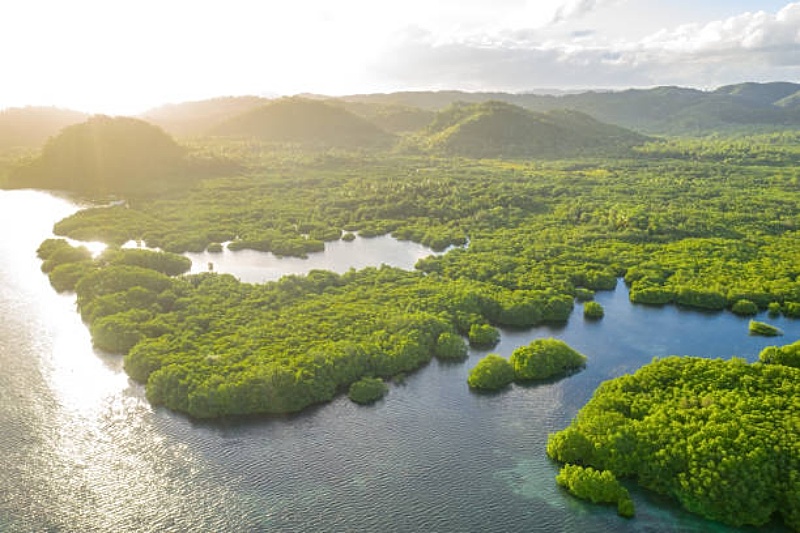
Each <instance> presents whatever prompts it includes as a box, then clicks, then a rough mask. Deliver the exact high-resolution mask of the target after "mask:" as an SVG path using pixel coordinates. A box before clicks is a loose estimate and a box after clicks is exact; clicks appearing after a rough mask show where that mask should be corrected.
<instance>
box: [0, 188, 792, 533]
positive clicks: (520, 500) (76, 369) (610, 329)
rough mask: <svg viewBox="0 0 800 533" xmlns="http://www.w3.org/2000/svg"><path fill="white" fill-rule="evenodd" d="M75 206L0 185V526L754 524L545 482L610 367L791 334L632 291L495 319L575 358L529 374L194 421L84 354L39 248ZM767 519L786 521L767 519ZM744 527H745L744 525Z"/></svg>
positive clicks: (760, 343) (452, 380)
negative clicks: (530, 317)
mask: <svg viewBox="0 0 800 533" xmlns="http://www.w3.org/2000/svg"><path fill="white" fill-rule="evenodd" d="M74 209H76V207H75V206H74V205H72V204H70V203H69V202H67V201H65V200H61V199H57V198H53V197H51V196H48V195H44V194H41V193H34V192H29V191H14V192H7V191H0V309H2V310H3V316H4V320H3V322H2V323H1V324H0V369H2V371H0V480H2V485H1V487H0V531H3V532H6V531H9V532H27V531H70V532H71V531H80V532H84V531H98V532H100V531H103V532H105V531H137V532H138V531H153V532H160V531H332V532H333V531H335V532H339V531H377V530H383V531H387V532H395V531H398V532H404V531H408V532H417V531H437V532H448V531H453V532H456V531H458V532H461V531H490V532H491V531H496V532H514V531H520V532H522V531H525V532H529V531H547V532H612V531H614V532H615V531H622V532H648V533H651V532H671V531H674V532H705V531H719V532H727V531H750V530H748V529H744V530H739V529H735V528H727V527H724V526H721V525H719V524H716V523H712V522H708V521H706V520H703V519H700V518H697V517H694V516H692V515H690V514H688V513H686V512H684V511H682V510H680V509H679V508H677V507H676V506H675V505H673V504H672V503H670V502H666V501H663V500H662V499H660V498H658V497H655V496H653V495H651V494H648V493H645V492H643V491H639V490H634V491H633V496H634V500H635V502H636V505H637V517H636V518H634V519H632V520H623V519H621V518H619V517H617V515H616V512H615V510H614V509H612V508H606V507H598V506H593V505H590V504H586V503H584V502H581V501H578V500H575V499H574V498H572V497H570V496H568V495H566V494H565V493H563V492H562V491H561V490H559V489H558V488H557V487H556V486H555V483H554V481H553V478H554V476H555V474H556V471H557V466H556V465H555V464H553V463H552V462H551V461H549V460H548V459H547V458H546V456H545V453H544V446H545V443H546V440H547V435H548V434H549V433H551V432H554V431H557V430H559V429H561V428H563V427H564V426H565V425H566V424H567V423H568V422H569V420H570V419H571V418H572V417H573V416H574V415H575V414H576V412H577V411H578V409H579V408H580V407H581V406H582V405H583V403H584V402H585V401H586V400H587V399H588V398H589V397H590V396H591V394H592V391H593V390H594V389H595V387H596V386H597V385H598V384H599V383H600V382H601V381H603V380H605V379H608V378H610V377H614V376H617V375H620V374H622V373H625V372H630V371H633V370H635V369H636V368H638V367H639V366H641V365H642V364H645V363H647V362H649V361H650V360H651V359H652V357H653V356H660V355H669V354H686V355H703V356H713V357H730V356H732V355H738V356H741V357H745V358H747V359H748V360H754V359H755V358H756V357H757V354H758V352H759V351H760V350H761V349H762V348H763V347H764V346H767V345H770V344H776V343H780V344H783V343H789V342H793V341H795V340H797V339H798V338H800V321H789V320H785V319H774V320H773V319H767V318H765V317H761V318H762V319H764V320H765V321H767V322H769V323H772V324H775V325H777V326H778V327H780V328H782V329H783V330H784V331H785V332H786V335H785V336H784V337H780V338H777V339H765V338H761V337H750V336H749V335H748V334H747V323H748V321H747V320H746V319H741V318H738V317H736V316H734V315H731V314H730V313H715V314H706V313H699V312H694V311H685V310H680V309H677V308H675V307H665V308H650V307H641V306H633V305H631V304H630V303H629V301H628V298H627V291H626V288H625V286H624V285H622V284H620V285H618V287H617V289H616V290H615V291H612V292H604V293H598V295H597V301H599V302H600V303H601V304H602V305H603V306H604V307H605V312H606V316H605V318H603V319H602V320H600V321H597V322H587V321H585V320H584V319H583V317H582V315H581V312H580V306H578V307H576V311H575V313H574V314H573V316H572V318H571V319H570V321H569V323H568V324H567V325H566V326H564V327H561V328H550V327H542V328H535V329H532V330H527V331H504V332H503V337H502V341H501V343H500V345H498V346H497V347H496V348H495V349H494V350H492V351H494V352H497V353H500V354H502V355H506V356H507V355H509V354H510V353H511V352H512V351H513V349H514V348H516V347H517V346H520V345H523V344H527V343H528V342H530V340H532V339H534V338H538V337H548V336H554V337H557V338H561V339H564V340H565V341H566V342H568V343H569V344H570V345H571V346H573V347H574V348H576V349H578V350H579V351H581V352H583V353H584V354H586V355H587V356H588V357H589V363H588V366H587V368H586V369H585V370H584V371H582V372H580V373H578V374H575V375H573V376H571V377H569V378H567V379H564V380H561V381H558V382H554V383H548V384H545V385H540V386H524V387H523V386H513V387H511V388H510V389H509V390H507V391H506V392H504V393H500V394H494V395H486V394H476V393H473V392H470V390H469V389H468V387H467V385H466V376H467V373H468V372H469V370H470V368H472V367H473V366H474V365H475V364H477V362H478V360H479V359H480V358H481V357H482V356H483V355H484V353H485V352H478V351H473V352H472V353H471V354H470V357H469V359H468V360H467V361H466V362H465V363H459V364H441V363H437V362H433V363H431V364H430V365H428V366H427V367H425V368H423V369H420V370H419V371H418V372H415V373H413V374H411V375H410V376H408V378H407V380H406V381H405V383H403V384H395V385H392V387H391V389H390V392H389V394H388V395H387V396H386V398H385V399H384V400H382V401H380V402H378V403H377V404H375V405H373V406H370V407H359V406H357V405H355V404H353V403H351V402H350V401H349V400H347V399H346V398H338V399H336V400H335V401H333V402H331V403H330V404H327V405H324V406H319V407H316V408H312V409H310V410H308V411H307V412H304V413H302V414H300V415H296V416H291V417H285V418H272V419H264V418H257V419H248V420H238V421H236V422H222V423H196V422H192V421H190V420H189V419H187V418H186V417H184V416H181V415H176V414H174V413H171V412H169V411H167V410H164V409H161V408H159V409H153V408H151V407H150V405H149V404H148V403H147V402H146V400H145V399H144V394H143V389H142V387H141V386H139V385H137V384H134V383H132V382H131V381H130V380H128V378H127V377H126V376H125V374H124V372H123V371H122V368H121V361H120V358H119V357H117V356H114V355H107V354H100V353H96V352H94V351H93V350H92V347H91V343H90V340H89V336H88V333H87V332H86V327H85V326H84V325H83V324H82V323H81V322H80V319H79V317H78V315H77V314H76V312H75V307H74V297H73V296H71V295H57V294H55V293H54V292H53V291H52V289H51V288H50V287H49V285H48V283H47V279H46V277H45V276H44V275H42V274H41V273H40V272H39V270H38V268H39V262H38V260H36V258H35V254H34V251H35V248H36V246H37V245H38V243H39V242H40V241H41V240H42V239H43V238H45V237H46V236H47V235H48V234H49V232H50V228H51V226H52V223H53V222H54V221H55V220H58V219H60V218H61V217H63V216H66V214H68V213H70V212H72V211H74ZM762 530H764V531H772V530H774V531H782V529H781V528H780V527H778V526H775V527H773V528H762ZM753 531H754V530H753Z"/></svg>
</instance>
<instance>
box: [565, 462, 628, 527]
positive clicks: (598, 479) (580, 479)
mask: <svg viewBox="0 0 800 533" xmlns="http://www.w3.org/2000/svg"><path fill="white" fill-rule="evenodd" d="M556 483H558V484H559V485H560V486H562V487H564V488H565V489H567V490H568V491H569V492H570V494H572V495H573V496H575V497H577V498H580V499H582V500H589V501H590V502H592V503H611V504H615V505H616V506H617V513H618V514H619V515H620V516H624V517H625V518H630V517H632V516H633V515H634V514H635V509H634V505H633V500H632V499H631V495H630V493H628V489H626V488H625V487H623V486H622V484H621V483H620V482H619V481H617V478H616V477H614V474H612V473H611V472H610V471H608V470H603V471H599V470H595V469H594V468H592V467H591V466H587V467H582V466H580V465H564V466H563V467H562V468H561V471H560V472H559V473H558V475H557V476H556Z"/></svg>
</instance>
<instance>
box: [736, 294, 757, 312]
mask: <svg viewBox="0 0 800 533" xmlns="http://www.w3.org/2000/svg"><path fill="white" fill-rule="evenodd" d="M731 311H733V312H734V313H736V314H737V315H739V316H753V315H755V314H757V313H758V306H757V305H756V304H755V302H751V301H750V300H747V299H745V298H742V299H741V300H737V301H736V302H734V304H733V305H732V306H731Z"/></svg>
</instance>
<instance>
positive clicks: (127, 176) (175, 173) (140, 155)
mask: <svg viewBox="0 0 800 533" xmlns="http://www.w3.org/2000/svg"><path fill="white" fill-rule="evenodd" d="M183 171H184V149H183V148H181V147H180V146H178V145H177V144H176V143H175V141H174V140H173V139H172V138H171V137H170V136H169V135H167V134H166V133H164V131H163V130H162V129H161V128H159V127H158V126H154V125H152V124H149V123H147V122H144V121H142V120H138V119H134V118H129V117H108V116H104V115H97V116H93V117H91V118H90V119H89V120H87V121H86V122H83V123H80V124H74V125H72V126H68V127H66V128H64V129H63V130H62V131H61V133H60V134H58V135H57V136H55V137H52V138H51V139H50V140H49V141H48V142H47V143H46V144H45V146H44V148H43V149H42V153H41V155H40V156H39V158H37V159H35V160H33V161H32V162H30V163H29V164H27V165H25V166H23V167H20V168H18V169H16V170H15V171H13V172H12V174H11V179H10V184H11V185H12V186H15V187H35V188H45V189H57V190H69V191H76V192H81V193H87V194H112V193H125V194H140V193H143V192H145V191H151V190H152V188H153V187H154V186H155V187H157V188H165V187H167V186H168V184H169V182H170V181H174V180H176V179H178V178H180V177H182V176H183V174H184V172H183Z"/></svg>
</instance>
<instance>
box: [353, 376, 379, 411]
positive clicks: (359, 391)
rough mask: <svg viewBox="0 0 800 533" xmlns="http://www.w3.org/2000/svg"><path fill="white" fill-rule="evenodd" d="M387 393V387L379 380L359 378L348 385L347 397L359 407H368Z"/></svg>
mask: <svg viewBox="0 0 800 533" xmlns="http://www.w3.org/2000/svg"><path fill="white" fill-rule="evenodd" d="M387 392H389V387H388V386H386V383H384V382H383V380H382V379H380V378H368V377H367V378H361V379H359V380H358V381H356V382H354V383H353V384H352V385H350V390H349V391H348V392H347V397H348V398H350V399H351V400H352V401H354V402H355V403H359V404H361V405H369V404H371V403H375V402H376V401H378V400H380V399H381V398H383V397H384V396H386V393H387Z"/></svg>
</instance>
